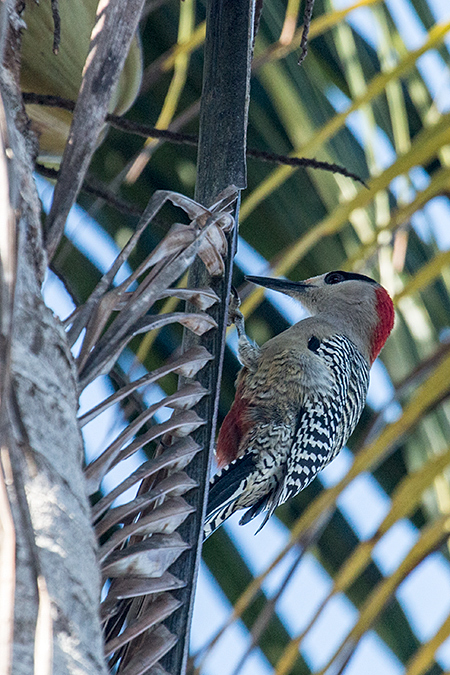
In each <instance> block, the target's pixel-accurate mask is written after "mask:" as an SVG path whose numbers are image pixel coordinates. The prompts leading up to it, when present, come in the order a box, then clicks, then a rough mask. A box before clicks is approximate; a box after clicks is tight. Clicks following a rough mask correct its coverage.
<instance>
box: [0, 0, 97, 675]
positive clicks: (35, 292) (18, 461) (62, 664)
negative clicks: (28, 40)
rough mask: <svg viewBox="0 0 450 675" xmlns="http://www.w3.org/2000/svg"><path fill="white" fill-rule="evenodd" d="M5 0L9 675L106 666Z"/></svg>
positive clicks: (1, 339)
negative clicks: (46, 294)
mask: <svg viewBox="0 0 450 675" xmlns="http://www.w3.org/2000/svg"><path fill="white" fill-rule="evenodd" d="M2 4H3V7H2V10H1V13H2V16H1V17H0V19H1V27H0V28H1V35H0V40H1V46H2V47H3V48H4V49H3V50H2V53H3V67H2V71H1V78H0V88H1V98H2V102H3V109H4V113H2V114H1V116H2V120H1V122H2V137H3V147H2V148H1V158H0V162H1V163H2V165H3V166H5V167H7V171H6V172H4V173H3V179H2V182H3V184H2V185H0V190H1V193H2V196H5V195H6V198H7V197H8V193H9V199H10V202H11V207H12V210H11V211H10V214H12V218H10V220H9V221H8V219H7V218H6V217H4V213H7V210H6V209H5V208H2V222H0V253H1V254H2V257H1V258H0V285H1V286H0V299H1V301H2V303H1V308H0V314H1V316H0V319H1V320H0V327H1V333H0V352H1V359H0V364H1V368H0V377H1V383H2V398H1V407H0V445H1V455H0V465H1V467H0V468H1V473H0V487H2V486H3V488H6V495H7V497H8V501H9V506H10V513H11V514H12V521H13V526H14V528H13V529H14V534H13V533H12V532H11V531H10V530H9V529H8V515H9V514H8V511H9V510H8V508H7V501H6V500H5V502H4V505H5V504H6V506H4V507H3V508H2V509H1V510H0V550H2V549H3V551H4V552H8V550H11V551H12V556H11V557H10V559H9V560H8V556H7V555H5V556H1V557H0V564H1V566H2V569H0V597H1V598H2V603H3V602H4V600H5V598H6V597H8V593H10V594H11V597H13V598H14V610H13V611H14V614H13V623H12V614H11V612H9V616H8V609H7V603H5V606H4V608H3V612H2V624H3V625H2V627H1V629H0V651H1V652H2V657H0V669H1V673H2V675H3V673H7V672H13V673H14V674H15V675H21V674H22V673H23V674H25V673H26V674H27V675H29V674H31V673H33V672H40V673H45V674H46V673H54V674H55V675H56V674H57V675H60V674H63V673H86V674H87V673H89V675H93V674H96V673H105V672H106V669H105V664H104V659H103V642H102V637H101V630H100V622H99V617H98V605H99V593H100V578H99V571H98V565H97V561H96V541H95V538H94V535H93V531H92V528H91V524H90V508H89V503H88V499H87V495H86V491H85V484H84V477H83V473H82V458H83V447H82V439H81V435H80V431H79V428H78V424H77V420H76V411H77V405H78V395H77V383H76V376H75V368H74V363H73V359H72V355H71V352H70V350H69V348H68V346H67V342H66V338H65V333H64V330H63V328H62V326H61V324H60V322H59V321H58V319H56V318H55V317H54V316H53V315H52V313H51V312H50V311H49V310H48V309H47V307H46V306H45V305H44V302H43V300H42V295H41V284H42V281H43V275H44V272H45V265H46V259H45V254H44V251H43V247H42V233H41V219H40V203H39V200H38V197H37V193H36V188H35V185H34V181H33V176H32V171H33V161H32V160H33V158H32V150H33V142H32V138H31V137H30V135H29V132H28V130H27V126H26V118H25V115H24V110H23V106H22V102H21V96H20V91H19V88H18V83H17V72H15V71H16V70H17V69H16V61H17V59H16V55H17V49H18V42H19V39H20V38H19V35H18V32H17V27H18V26H19V25H20V22H19V17H18V16H17V14H16V13H15V9H14V7H13V6H12V3H9V4H8V3H6V2H4V3H2ZM0 113H1V111H0ZM1 233H3V235H2V236H3V241H2V236H1ZM8 237H9V239H8ZM14 239H15V241H14ZM6 240H8V241H7V243H8V242H9V244H10V246H9V248H8V246H7V245H6V244H5V241H6ZM8 256H9V257H8ZM13 257H15V259H16V265H14V261H13V260H12V258H13ZM11 262H12V263H13V264H10V263H11ZM8 264H10V269H12V270H13V271H14V267H16V273H15V275H14V276H15V280H13V282H12V283H9V281H10V279H9V277H8V275H7V274H6V272H7V270H8V269H9V268H8ZM11 310H12V311H11ZM8 355H10V359H9V356H8ZM4 493H5V490H4ZM8 547H9V548H8ZM14 562H15V564H14ZM12 594H13V595H12ZM8 620H11V625H10V628H11V629H12V650H11V649H9V647H10V646H11V644H10V645H8V634H9V637H11V630H9V629H8ZM8 631H9V633H8ZM2 640H3V641H2ZM9 642H10V643H11V640H9ZM8 660H9V664H8ZM8 668H9V670H8Z"/></svg>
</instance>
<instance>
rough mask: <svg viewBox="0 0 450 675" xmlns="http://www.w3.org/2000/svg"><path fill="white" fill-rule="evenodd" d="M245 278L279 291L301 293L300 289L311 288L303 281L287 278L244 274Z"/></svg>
mask: <svg viewBox="0 0 450 675" xmlns="http://www.w3.org/2000/svg"><path fill="white" fill-rule="evenodd" d="M245 280H246V281H251V283H252V284H257V285H258V286H264V288H270V289H271V290H274V291H280V292H281V293H301V292H302V291H305V290H306V289H308V288H311V285H310V284H307V283H304V282H303V281H288V280H287V279H271V278H270V277H251V276H246V277H245Z"/></svg>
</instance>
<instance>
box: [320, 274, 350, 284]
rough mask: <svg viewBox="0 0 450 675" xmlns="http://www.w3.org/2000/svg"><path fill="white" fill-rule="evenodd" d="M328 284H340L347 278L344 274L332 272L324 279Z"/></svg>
mask: <svg viewBox="0 0 450 675" xmlns="http://www.w3.org/2000/svg"><path fill="white" fill-rule="evenodd" d="M324 281H325V283H326V284H339V283H340V282H341V281H345V276H344V274H343V273H342V272H330V273H329V274H327V276H326V277H325V279H324Z"/></svg>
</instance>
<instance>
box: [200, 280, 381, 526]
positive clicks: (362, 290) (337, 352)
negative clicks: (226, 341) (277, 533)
mask: <svg viewBox="0 0 450 675" xmlns="http://www.w3.org/2000/svg"><path fill="white" fill-rule="evenodd" d="M246 279H247V280H248V281H251V282H252V283H254V284H258V285H260V286H264V287H265V288H270V289H273V290H276V291H280V292H281V293H285V294H286V295H289V296H291V297H293V298H295V299H296V300H299V301H300V302H301V303H302V305H303V306H304V307H305V309H307V310H308V311H309V313H310V314H311V316H310V317H308V318H306V319H303V320H302V321H299V322H298V323H296V324H295V325H293V326H291V327H290V328H288V329H287V330H285V331H283V332H282V333H280V334H279V335H277V336H276V337H274V338H272V339H271V340H268V341H267V342H266V343H265V344H264V345H263V346H262V347H259V346H257V345H256V344H254V343H252V342H251V341H250V340H249V339H248V337H247V336H246V334H245V327H244V318H243V316H242V314H241V313H240V312H239V310H236V311H235V312H234V323H235V325H236V328H237V331H238V336H239V341H238V354H239V360H240V362H241V364H242V366H243V367H242V369H241V370H240V372H239V374H238V377H237V382H236V397H235V400H234V403H233V405H232V407H231V409H230V411H229V413H228V415H227V416H226V417H225V419H224V421H223V424H222V427H221V429H220V432H219V436H218V440H217V447H216V458H217V462H218V466H219V472H218V473H217V474H216V475H215V476H214V477H213V478H212V479H211V484H210V491H209V499H208V508H207V516H206V522H205V529H204V533H205V538H207V537H209V536H210V535H211V534H212V533H213V532H214V530H216V529H217V527H219V525H221V524H222V523H223V522H224V521H225V520H226V519H227V518H229V516H231V515H232V514H233V513H234V512H235V511H238V510H240V509H247V511H246V512H245V514H244V515H243V517H242V518H241V520H240V524H241V525H245V524H246V523H248V522H249V521H250V520H252V519H253V518H254V517H255V516H256V515H258V514H259V513H261V512H262V511H266V517H265V519H264V521H263V523H262V525H261V527H263V526H264V525H265V523H266V522H267V520H268V519H269V517H270V516H271V515H272V513H273V512H274V510H275V508H276V507H277V506H279V505H280V504H283V503H284V502H285V501H287V500H288V499H290V498H291V497H294V496H295V495H297V494H298V493H299V492H300V491H301V490H303V489H304V488H305V487H306V486H307V485H308V484H309V483H310V482H311V481H312V480H313V479H314V478H315V476H317V474H318V473H319V472H320V471H321V470H322V469H323V468H324V467H325V466H326V465H327V464H328V463H329V462H330V461H331V460H332V459H333V458H334V457H336V455H337V454H338V453H339V451H340V450H341V449H342V447H343V446H344V444H345V443H346V441H347V439H348V438H349V436H350V435H351V434H352V433H353V430H354V429H355V426H356V424H357V422H358V420H359V418H360V416H361V413H362V410H363V408H364V405H365V401H366V395H367V389H368V385H369V370H370V367H371V365H372V363H373V362H374V360H375V359H376V357H377V356H378V354H379V353H380V351H381V349H382V348H383V346H384V344H385V342H386V340H387V338H388V336H389V334H390V332H391V330H392V327H393V325H394V306H393V303H392V300H391V298H390V297H389V295H388V293H387V291H386V290H385V289H384V288H383V287H382V286H380V284H378V283H377V282H376V281H374V280H373V279H371V278H369V277H366V276H364V275H362V274H356V273H352V272H343V271H340V270H339V271H335V272H329V273H328V274H323V275H321V276H317V277H312V278H311V279H307V280H306V281H302V282H294V281H286V280H283V279H270V278H265V277H254V276H247V277H246ZM259 529H261V528H259ZM258 531H259V530H258Z"/></svg>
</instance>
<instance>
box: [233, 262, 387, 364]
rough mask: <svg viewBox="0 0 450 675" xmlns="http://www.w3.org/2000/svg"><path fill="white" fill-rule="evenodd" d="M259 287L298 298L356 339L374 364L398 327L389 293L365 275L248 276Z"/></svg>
mask: <svg viewBox="0 0 450 675" xmlns="http://www.w3.org/2000/svg"><path fill="white" fill-rule="evenodd" d="M246 279H247V280H248V281H251V282H252V283H254V284H258V285H259V286H264V287H265V288H270V289H273V290H275V291H280V292H281V293H285V294H286V295H290V296H291V297H293V298H295V299H296V300H298V301H299V302H301V303H302V305H303V306H304V307H305V309H307V310H308V311H309V312H310V313H311V314H312V315H313V316H317V315H321V316H322V317H323V318H324V319H326V320H328V321H329V322H330V323H332V324H333V325H335V326H336V327H337V328H338V329H339V330H342V331H343V332H344V334H345V335H347V336H348V337H350V338H351V339H353V340H354V341H355V342H356V343H357V344H358V346H359V347H360V348H361V350H362V351H363V353H364V354H365V355H366V356H367V357H368V359H369V361H370V362H371V363H373V361H374V360H375V359H376V357H377V356H378V354H379V353H380V351H381V349H382V348H383V346H384V343H385V342H386V340H387V338H388V336H389V333H390V332H391V330H392V327H393V325H394V305H393V303H392V300H391V298H390V296H389V294H388V292H387V291H386V290H385V289H384V288H383V286H381V285H380V284H379V283H377V282H376V281H375V280H374V279H371V278H370V277H366V276H364V275H363V274H356V273H354V272H343V271H341V270H337V271H335V272H328V273H327V274H321V275H320V276H318V277H312V278H311V279H306V280H305V281H288V280H286V279H270V278H268V277H253V276H247V277H246Z"/></svg>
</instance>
